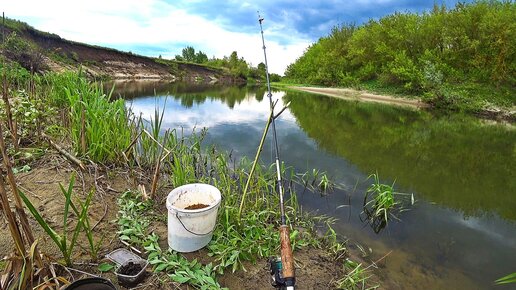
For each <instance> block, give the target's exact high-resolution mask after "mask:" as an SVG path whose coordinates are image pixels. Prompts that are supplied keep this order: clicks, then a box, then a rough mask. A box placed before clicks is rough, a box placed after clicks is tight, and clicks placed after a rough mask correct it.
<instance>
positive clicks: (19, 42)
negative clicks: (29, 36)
mask: <svg viewBox="0 0 516 290" xmlns="http://www.w3.org/2000/svg"><path fill="white" fill-rule="evenodd" d="M2 50H3V51H4V54H5V56H6V57H7V58H9V59H10V60H12V61H15V62H17V63H19V64H20V65H21V66H22V67H24V68H25V69H27V70H29V71H31V72H42V71H44V70H47V66H46V65H45V63H44V61H43V55H42V54H41V53H40V52H39V51H37V50H36V49H35V48H34V47H33V46H32V45H30V43H28V42H27V41H26V40H24V39H22V38H21V37H19V36H18V35H17V34H16V32H12V33H11V34H9V35H8V36H7V39H6V40H5V43H4V44H3V46H2Z"/></svg>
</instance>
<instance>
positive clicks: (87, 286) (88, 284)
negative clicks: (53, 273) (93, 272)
mask: <svg viewBox="0 0 516 290" xmlns="http://www.w3.org/2000/svg"><path fill="white" fill-rule="evenodd" d="M65 289H66V290H117V289H116V287H115V285H113V283H111V281H109V280H108V279H104V278H101V277H92V278H84V279H80V280H77V281H75V282H73V283H72V284H70V285H68V286H67V287H66V288H65Z"/></svg>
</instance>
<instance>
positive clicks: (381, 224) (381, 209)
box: [361, 173, 414, 233]
mask: <svg viewBox="0 0 516 290" xmlns="http://www.w3.org/2000/svg"><path fill="white" fill-rule="evenodd" d="M370 178H373V183H372V184H371V185H370V186H369V188H368V189H367V191H366V193H365V195H364V203H363V211H362V214H363V215H365V219H366V221H367V222H368V223H369V224H370V225H371V227H372V228H373V230H374V231H375V232H376V233H378V232H380V231H381V230H382V229H383V228H385V226H386V225H387V222H388V221H389V219H390V218H391V217H392V218H395V219H398V218H397V216H396V214H395V213H396V212H401V211H403V210H404V207H403V203H402V202H401V201H400V200H397V198H396V197H395V196H410V197H411V203H412V204H413V203H414V196H413V195H411V194H410V195H408V194H404V193H398V192H395V191H394V183H393V184H392V185H387V184H383V183H381V182H380V179H379V177H378V174H377V173H375V174H371V175H369V177H368V179H370ZM361 218H362V217H361Z"/></svg>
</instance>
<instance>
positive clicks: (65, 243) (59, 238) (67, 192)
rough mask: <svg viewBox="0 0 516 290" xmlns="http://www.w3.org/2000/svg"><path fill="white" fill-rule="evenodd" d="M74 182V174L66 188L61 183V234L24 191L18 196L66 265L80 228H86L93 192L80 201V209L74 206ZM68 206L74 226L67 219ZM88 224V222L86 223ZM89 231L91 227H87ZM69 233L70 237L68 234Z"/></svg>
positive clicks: (69, 261)
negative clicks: (62, 202) (75, 217)
mask: <svg viewBox="0 0 516 290" xmlns="http://www.w3.org/2000/svg"><path fill="white" fill-rule="evenodd" d="M74 183H75V176H72V177H71V179H70V182H69V184H68V188H67V189H65V188H64V187H63V186H62V185H61V184H60V188H61V192H62V194H63V196H64V197H65V205H64V211H63V231H62V233H61V234H58V233H57V232H56V231H55V230H54V229H53V228H52V227H51V226H50V225H49V223H47V222H46V221H45V219H43V217H42V216H41V215H40V214H39V212H38V210H37V209H36V208H35V207H34V205H33V204H32V203H31V202H30V200H29V199H28V198H27V196H26V195H25V193H23V192H22V191H20V196H21V198H22V200H23V202H24V203H25V205H26V206H27V208H28V209H29V211H30V213H31V214H32V216H33V217H34V218H35V219H36V221H37V222H38V223H39V225H40V226H41V227H42V228H43V230H44V231H45V233H46V234H47V235H48V236H49V237H50V238H51V239H52V241H54V243H55V244H56V246H57V247H58V248H59V250H60V251H61V253H62V254H63V258H64V262H65V264H66V265H68V266H69V265H71V264H72V260H71V257H72V254H73V249H74V248H75V246H76V245H77V239H78V237H79V234H80V232H81V230H82V229H86V226H85V225H86V220H87V219H88V217H87V216H88V209H89V206H90V202H91V197H92V194H93V191H91V192H90V193H89V195H88V197H87V198H86V201H85V202H84V203H82V202H81V203H80V210H79V209H78V208H77V207H75V205H74V204H73V201H72V192H73V186H74ZM70 208H72V210H73V211H74V212H75V214H76V216H77V218H78V220H77V223H76V224H75V226H73V227H72V226H71V221H69V212H70ZM87 224H89V223H87ZM86 231H88V230H86ZM89 231H90V232H91V228H90V229H89ZM70 234H71V237H70V236H69V235H70Z"/></svg>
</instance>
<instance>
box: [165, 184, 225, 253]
mask: <svg viewBox="0 0 516 290" xmlns="http://www.w3.org/2000/svg"><path fill="white" fill-rule="evenodd" d="M220 200H221V194H220V191H219V190H218V189H217V188H216V187H214V186H211V185H209V184H204V183H192V184H186V185H183V186H180V187H177V188H175V189H174V190H172V191H171V192H170V193H169V194H168V197H167V203H166V204H167V209H168V246H169V247H170V248H171V249H173V250H176V251H178V252H182V253H185V252H193V251H197V250H199V249H200V248H202V247H204V246H206V245H207V244H208V243H209V242H210V241H211V237H212V235H213V230H214V229H215V223H216V222H217V211H218V209H219V206H220ZM195 204H205V205H208V207H205V208H200V209H191V210H190V209H185V208H186V207H189V206H192V205H195Z"/></svg>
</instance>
